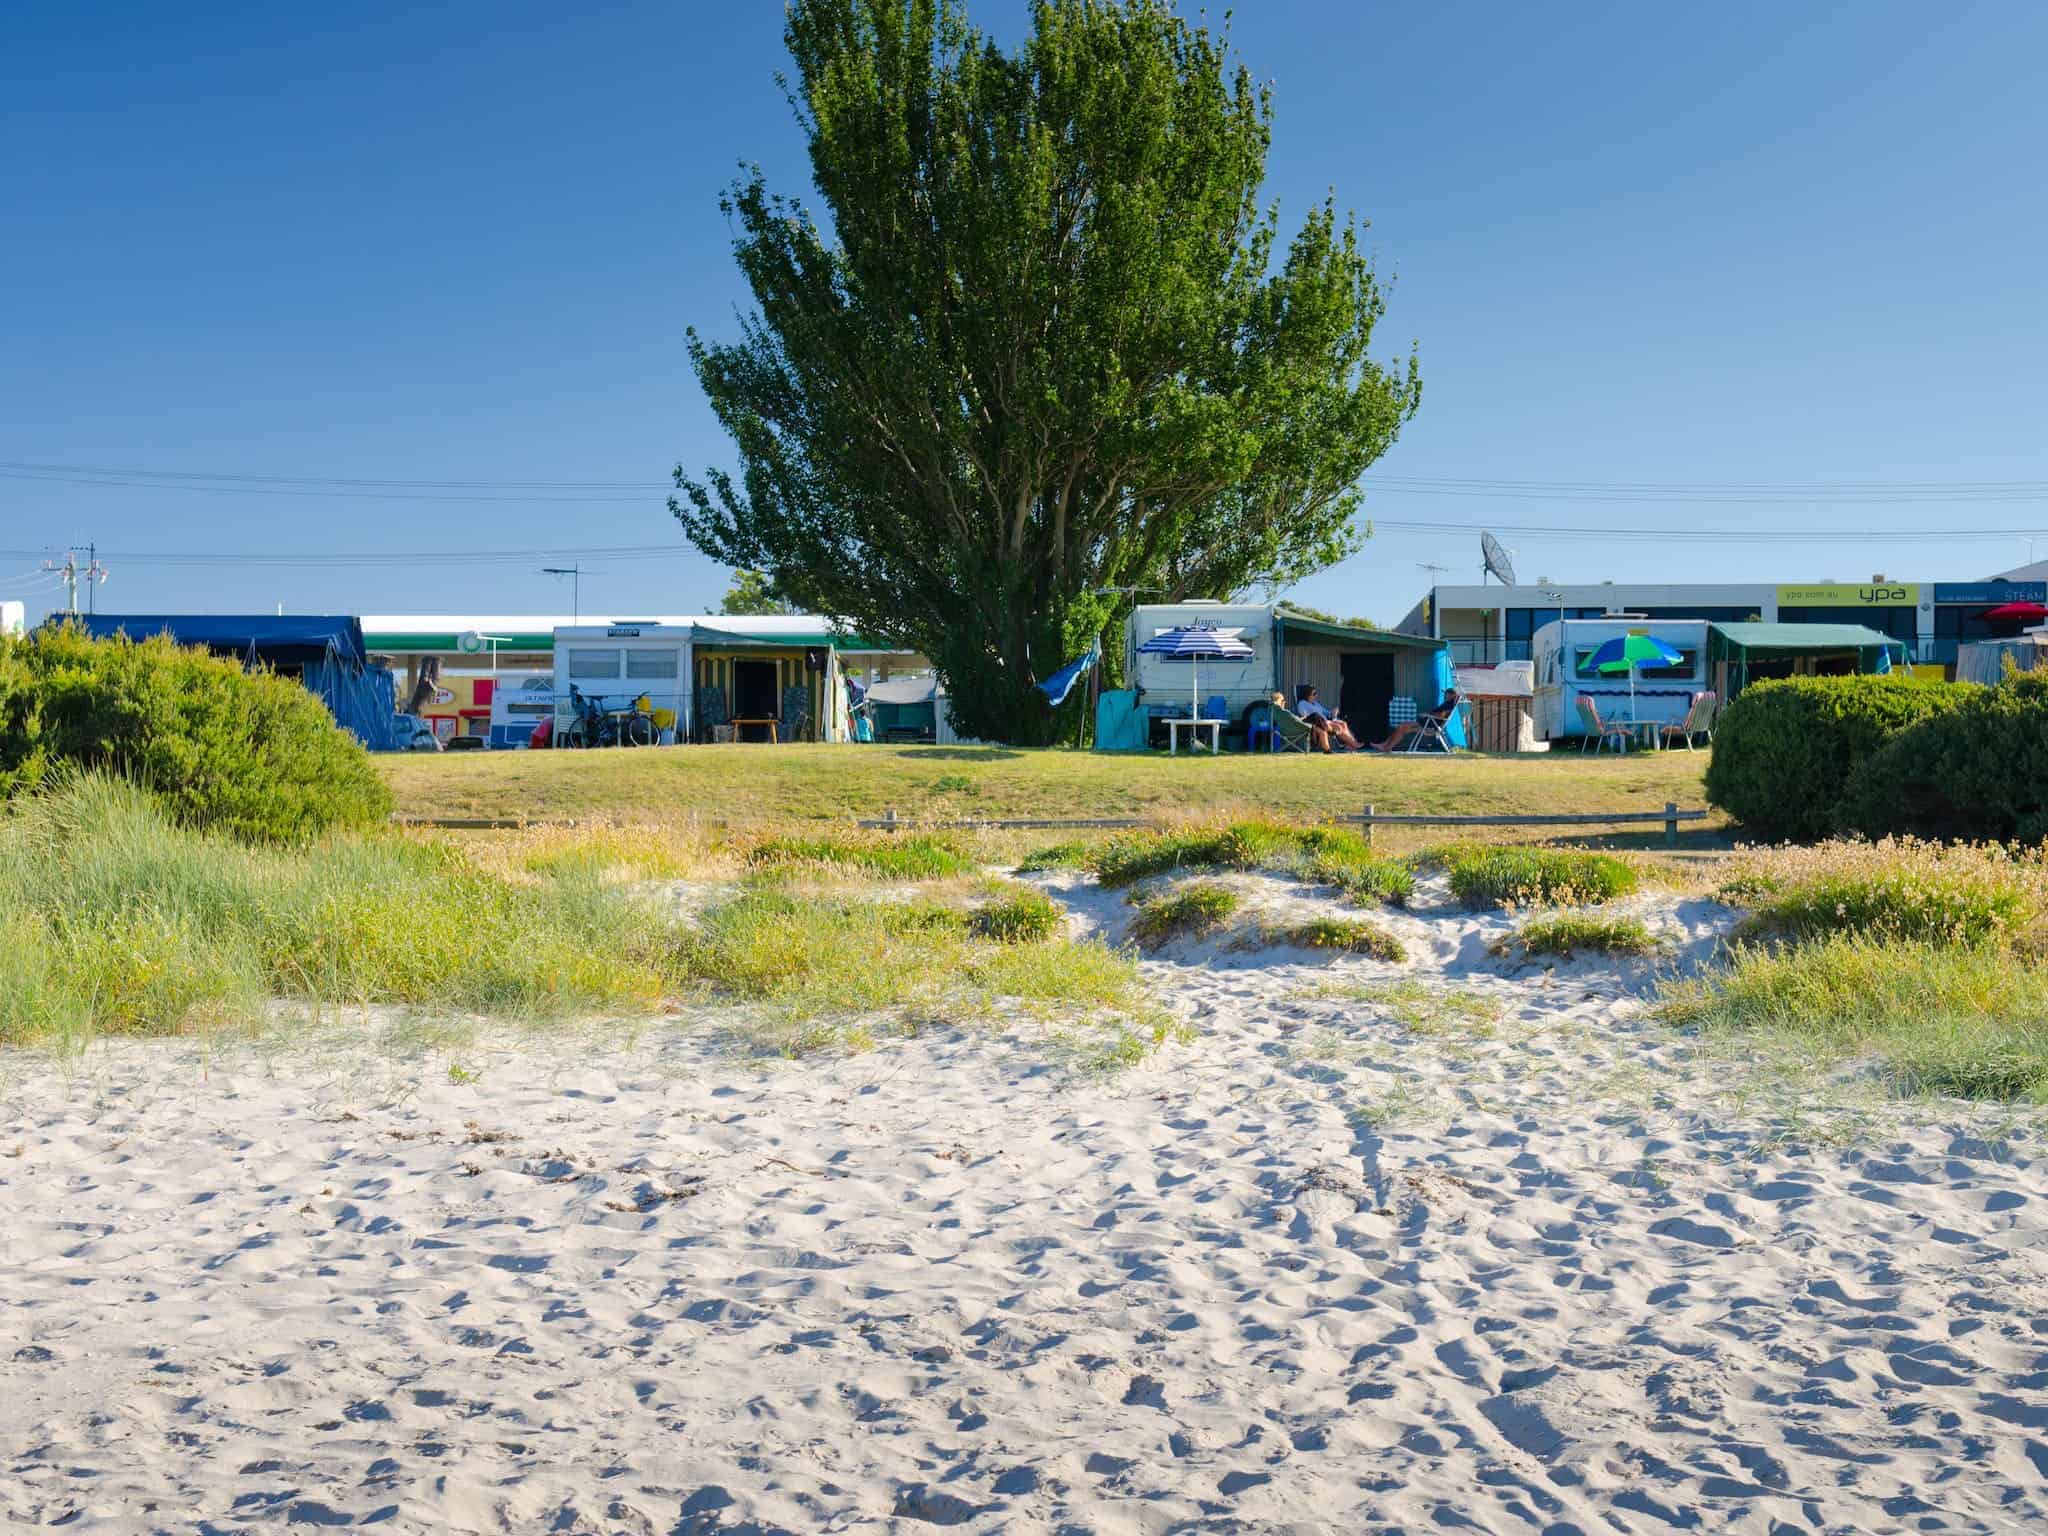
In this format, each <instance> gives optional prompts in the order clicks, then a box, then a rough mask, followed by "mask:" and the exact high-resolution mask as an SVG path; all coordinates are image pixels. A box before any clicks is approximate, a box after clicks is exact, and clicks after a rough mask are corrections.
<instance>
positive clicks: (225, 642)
mask: <svg viewBox="0 0 2048 1536" xmlns="http://www.w3.org/2000/svg"><path fill="white" fill-rule="evenodd" d="M49 622H50V623H52V624H72V625H76V626H77V627H78V628H79V629H81V630H83V631H84V632H85V633H86V634H88V635H90V636H92V637H93V638H94V639H98V640H105V639H111V638H112V637H113V636H115V635H126V636H127V637H128V638H129V639H131V640H147V639H148V638H149V637H150V636H152V635H164V636H167V637H168V638H169V639H170V640H171V641H172V642H173V643H174V644H177V645H188V646H196V647H198V648H200V649H202V650H207V651H211V652H213V654H214V655H216V656H226V657H230V658H232V659H233V660H235V661H239V662H240V663H241V664H242V665H243V666H245V667H258V666H263V667H269V668H271V669H272V670H273V671H276V672H280V673H284V674H286V675H293V674H296V675H297V676H298V678H299V680H300V681H301V682H303V683H304V684H305V685H306V688H307V689H308V691H310V692H311V693H313V694H314V695H316V696H317V697H318V698H319V699H320V700H321V702H322V703H324V704H326V706H327V708H328V709H329V710H330V711H331V712H332V713H333V715H334V718H335V720H336V722H337V723H338V724H339V725H340V726H341V727H342V728H343V729H344V730H346V731H348V732H350V733H351V734H352V735H354V736H355V737H356V738H357V739H358V740H359V741H361V742H362V743H363V745H364V746H366V747H368V748H369V749H370V750H371V751H373V752H393V751H396V750H398V748H399V747H401V746H403V745H404V744H405V743H404V742H402V741H401V740H400V739H399V729H398V717H397V713H396V703H397V701H396V697H395V694H396V684H395V683H394V682H393V680H392V676H391V669H390V668H389V667H373V666H371V665H370V664H369V655H368V653H367V651H366V650H365V648H364V645H363V626H362V625H361V623H359V622H358V621H357V620H355V619H353V618H349V617H346V616H341V615H333V614H292V615H289V616H284V615H271V614H260V613H259V614H219V613H146V614H137V613H125V614H124V613H79V614H69V613H66V614H54V615H52V616H51V618H50V620H49Z"/></svg>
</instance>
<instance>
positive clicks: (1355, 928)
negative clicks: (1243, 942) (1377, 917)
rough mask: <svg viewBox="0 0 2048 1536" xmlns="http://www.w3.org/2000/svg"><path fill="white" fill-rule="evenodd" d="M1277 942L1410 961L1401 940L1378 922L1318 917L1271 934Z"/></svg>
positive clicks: (1390, 960)
mask: <svg viewBox="0 0 2048 1536" xmlns="http://www.w3.org/2000/svg"><path fill="white" fill-rule="evenodd" d="M1266 938H1267V939H1268V940H1269V941H1271V942H1274V943H1279V944H1292V945H1294V946H1295V947H1296V948H1297V949H1337V950H1342V951H1344V952H1345V953H1346V954H1352V955H1370V956H1372V958H1373V959H1375V960H1385V961H1387V962H1389V963H1390V964H1398V963H1399V962H1400V961H1403V960H1406V959H1407V958H1408V951H1407V949H1406V948H1405V947H1404V946H1403V945H1402V943H1401V941H1400V940H1399V939H1397V938H1395V937H1394V935H1392V934H1391V933H1389V932H1387V930H1386V929H1384V928H1382V927H1381V926H1380V925H1379V924H1378V923H1369V922H1366V921H1364V920H1363V919H1361V918H1346V917H1317V918H1311V919H1310V920H1309V921H1307V922H1305V923H1297V924H1296V925H1295V926H1294V927H1292V928H1282V929H1278V930H1274V931H1270V932H1268V933H1267V934H1266Z"/></svg>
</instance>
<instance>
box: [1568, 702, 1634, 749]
mask: <svg viewBox="0 0 2048 1536" xmlns="http://www.w3.org/2000/svg"><path fill="white" fill-rule="evenodd" d="M1579 719H1580V720H1582V721H1584V722H1585V726H1586V734H1585V736H1584V737H1583V738H1582V739H1581V741H1580V743H1579V750H1580V751H1581V752H1583V751H1585V750H1586V748H1587V747H1588V746H1589V745H1590V746H1592V748H1593V750H1594V751H1595V752H1605V751H1606V750H1607V744H1608V743H1609V742H1610V741H1611V742H1613V743H1614V744H1615V750H1616V751H1618V752H1626V751H1627V750H1628V739H1629V737H1630V736H1631V735H1633V734H1634V733H1633V732H1631V731H1630V730H1629V728H1628V727H1627V726H1625V725H1623V724H1622V723H1621V722H1620V721H1619V720H1602V719H1601V718H1600V706H1599V705H1597V704H1595V703H1594V702H1593V701H1592V700H1591V699H1589V698H1587V697H1586V696H1585V695H1584V694H1580V695H1579Z"/></svg>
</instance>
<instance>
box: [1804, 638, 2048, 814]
mask: <svg viewBox="0 0 2048 1536" xmlns="http://www.w3.org/2000/svg"><path fill="white" fill-rule="evenodd" d="M1840 820H1841V825H1842V829H1843V830H1844V831H1849V832H1858V833H1861V834H1862V835H1864V836H1865V837H1881V836H1884V835H1886V834H1888V833H1890V834H1897V835H1910V836H1913V837H1924V838H1959V839H1963V840H1966V841H1972V842H1976V841H1994V842H2009V841H2015V840H2017V841H2020V842H2027V843H2037V842H2040V841H2041V840H2042V839H2043V838H2048V673H2041V672H2022V673H2018V674H2015V675H2012V676H2009V677H2007V678H2006V679H2005V680H2004V681H2003V682H2000V683H1998V684H1997V685H1996V686H1994V687H1991V688H1967V689H1963V690H1959V692H1958V696H1957V699H1956V703H1955V706H1954V707H1953V708H1951V709H1949V710H1947V711H1945V712H1943V713H1940V714H1936V715H1931V716H1929V717H1928V718H1926V719H1922V720H1918V721H1915V722H1913V723H1911V724H1909V725H1906V726H1904V727H1903V728H1901V729H1900V730H1898V731H1897V732H1896V733H1895V734H1893V735H1892V736H1891V738H1890V739H1889V740H1887V741H1886V742H1885V743H1884V744H1883V745H1882V746H1881V747H1879V748H1878V749H1877V750H1876V751H1874V752H1872V753H1871V754H1870V755H1869V756H1868V757H1866V758H1865V759H1864V760H1863V761H1862V762H1861V763H1859V764H1858V765H1857V767H1856V768H1855V770H1854V771H1853V772H1852V773H1851V774H1850V776H1849V781H1848V787H1847V789H1846V791H1845V793H1844V795H1843V800H1842V807H1841V817H1840Z"/></svg>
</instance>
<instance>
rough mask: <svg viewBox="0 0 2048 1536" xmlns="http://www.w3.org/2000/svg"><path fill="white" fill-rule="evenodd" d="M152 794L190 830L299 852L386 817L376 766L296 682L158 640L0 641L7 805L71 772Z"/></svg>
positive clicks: (2, 791)
mask: <svg viewBox="0 0 2048 1536" xmlns="http://www.w3.org/2000/svg"><path fill="white" fill-rule="evenodd" d="M77 769H83V770H87V771H96V770H107V771H111V772H114V773H118V774H120V775H121V776H123V777H125V778H129V779H132V780H134V781H135V782H137V783H139V784H142V785H144V786H146V787H147V788H148V789H149V790H150V791H151V792H152V793H154V794H155V795H156V796H157V797H158V798H159V799H161V800H162V801H163V803H164V805H165V806H166V807H167V808H168V809H169V811H170V813H171V815H172V816H173V817H175V818H176V819H177V820H178V821H179V822H181V823H182V824H184V825H185V826H189V827H204V828H215V829H218V830H221V831H224V832H228V833H231V834H232V835H234V836H236V837H239V838H241V839H243V840H244V841H248V842H277V843H284V842H302V841H304V840H305V839H307V838H309V837H311V836H313V835H315V834H317V833H320V832H323V831H326V830H328V829H330V828H335V827H360V826H365V825H368V824H369V823H371V822H375V821H379V820H382V819H383V818H384V817H386V816H388V815H389V814H390V811H391V792H390V790H389V789H388V788H387V787H386V786H385V783H384V781H383V779H382V777H381V776H380V775H379V774H378V773H377V770H376V768H375V767H374V765H373V764H372V763H371V761H370V756H369V754H368V753H367V752H366V751H364V750H363V747H362V744H361V743H359V742H358V741H357V740H356V739H355V738H354V737H353V736H351V735H349V734H348V732H346V731H344V730H342V729H341V727H340V726H338V725H336V724H335V723H334V717H333V716H332V715H331V714H329V713H328V711H327V706H326V705H324V704H322V703H321V702H320V700H319V699H317V698H315V697H314V696H313V695H312V694H310V693H308V692H307V691H306V690H305V689H304V688H303V687H301V686H300V685H299V684H298V683H296V682H292V681H290V680H288V679H286V678H281V677H274V676H271V675H270V674H268V673H251V672H245V671H244V670H243V669H242V668H241V667H240V666H239V665H237V664H236V663H235V662H232V661H227V660H222V659H220V658H218V657H214V656H209V655H207V654H206V653H205V652H203V651H198V650H188V649H181V648H179V647H178V646H175V645H173V644H171V643H170V641H168V640H166V639H164V638H162V637H160V636H159V637H156V638H152V639H149V640H144V641H142V642H141V643H139V644H138V643H136V642H133V641H130V640H127V639H122V638H116V639H111V640H90V639H87V638H86V637H85V636H84V635H82V634H80V633H79V632H78V631H77V630H75V629H69V628H58V629H46V630H39V631H37V633H36V634H34V635H32V636H30V637H28V638H25V639H23V638H8V637H0V800H5V799H11V798H13V797H15V796H18V795H20V794H23V793H25V792H27V791H29V790H33V789H35V788H36V787H37V786H39V785H41V784H43V783H45V782H46V781H47V780H49V779H50V778H51V777H52V776H53V775H59V776H61V775H62V774H63V773H64V772H65V771H67V770H77Z"/></svg>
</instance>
